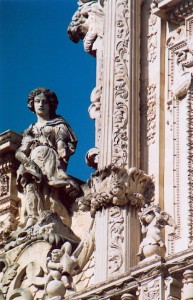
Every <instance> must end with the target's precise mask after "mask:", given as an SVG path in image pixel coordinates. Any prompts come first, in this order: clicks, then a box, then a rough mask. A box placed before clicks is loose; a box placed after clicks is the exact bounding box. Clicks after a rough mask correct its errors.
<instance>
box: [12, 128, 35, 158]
mask: <svg viewBox="0 0 193 300" xmlns="http://www.w3.org/2000/svg"><path fill="white" fill-rule="evenodd" d="M32 142H33V138H32V136H31V135H30V134H29V129H27V130H26V131H24V134H23V139H22V142H21V146H20V147H19V148H18V150H17V151H16V154H15V156H16V158H17V159H18V160H19V161H20V162H21V163H22V164H26V163H29V162H30V158H29V154H30V151H31V150H30V147H31V145H32Z"/></svg>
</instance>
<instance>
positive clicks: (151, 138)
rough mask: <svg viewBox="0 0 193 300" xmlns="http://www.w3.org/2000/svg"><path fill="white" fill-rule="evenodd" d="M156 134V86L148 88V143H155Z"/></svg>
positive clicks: (152, 85)
mask: <svg viewBox="0 0 193 300" xmlns="http://www.w3.org/2000/svg"><path fill="white" fill-rule="evenodd" d="M155 133H156V85H155V84H151V85H149V86H148V87H147V143H148V145H149V144H151V143H152V144H153V143H155Z"/></svg>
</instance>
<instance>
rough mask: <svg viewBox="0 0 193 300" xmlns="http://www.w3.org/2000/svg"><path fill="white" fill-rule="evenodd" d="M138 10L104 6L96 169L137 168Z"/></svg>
mask: <svg viewBox="0 0 193 300" xmlns="http://www.w3.org/2000/svg"><path fill="white" fill-rule="evenodd" d="M140 7H141V1H127V0H125V1H106V2H105V5H104V13H105V24H104V32H105V35H104V65H103V70H104V77H103V87H102V103H101V127H102V134H101V144H100V145H101V148H100V152H99V168H103V167H105V166H108V165H109V164H111V163H113V164H115V165H117V166H128V167H131V166H135V167H139V60H140V57H139V53H136V51H135V49H137V48H139V47H140V40H139V36H140ZM133 52H135V54H134V53H133Z"/></svg>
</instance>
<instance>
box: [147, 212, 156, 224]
mask: <svg viewBox="0 0 193 300" xmlns="http://www.w3.org/2000/svg"><path fill="white" fill-rule="evenodd" d="M154 217H155V215H154V213H151V212H149V213H148V214H146V216H145V221H146V222H147V223H148V224H149V223H151V222H152V221H153V219H154Z"/></svg>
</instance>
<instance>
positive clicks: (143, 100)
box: [0, 0, 193, 300]
mask: <svg viewBox="0 0 193 300" xmlns="http://www.w3.org/2000/svg"><path fill="white" fill-rule="evenodd" d="M192 26H193V2H192V0H186V1H180V0H159V1H158V0H147V1H142V0H113V1H110V0H80V1H79V2H78V6H77V11H76V12H75V14H74V16H73V17H72V22H71V23H70V24H69V28H68V34H69V37H70V39H71V40H72V41H74V42H78V41H80V40H83V46H84V50H85V51H86V52H87V53H88V54H90V55H92V56H94V57H95V58H96V62H97V68H96V87H95V88H94V90H93V91H92V92H91V105H90V106H89V114H90V117H91V118H92V119H94V120H95V125H96V127H95V128H96V132H95V145H93V148H92V149H90V150H89V149H88V152H87V154H86V161H87V164H88V165H89V166H91V167H92V168H93V169H95V172H93V174H91V176H90V178H88V180H87V182H86V183H84V182H82V181H81V180H80V179H76V178H74V177H73V176H69V175H67V174H66V168H67V163H68V160H69V159H70V156H71V155H72V154H73V153H74V152H75V148H76V142H77V139H76V136H75V134H74V132H73V131H72V129H71V127H70V125H69V124H68V123H67V122H66V121H65V119H63V118H62V117H58V116H57V115H56V114H55V110H56V107H57V103H58V102H57V96H56V95H55V94H54V93H53V92H52V91H50V90H47V89H43V88H38V89H36V90H34V91H32V93H30V95H29V98H28V107H29V108H30V109H31V110H33V111H35V113H36V115H37V123H36V124H35V125H31V126H30V127H29V128H28V129H27V130H26V131H25V132H24V134H23V137H22V136H21V135H18V134H16V133H13V132H11V131H7V132H5V133H2V134H1V136H0V155H1V160H0V232H1V238H0V243H1V249H0V298H1V299H3V300H11V299H27V300H30V299H37V300H38V299H44V300H49V299H52V300H62V299H69V300H70V299H72V300H73V299H74V300H75V299H77V300H80V299H109V300H118V299H121V300H125V299H134V300H150V299H152V300H154V299H155V300H157V299H160V300H166V299H167V300H169V299H170V300H180V299H182V300H191V299H193V252H192V247H193V206H192V202H193V183H192V182H193V180H192V174H193V163H192V161H193V142H192V141H193V139H192V134H193V132H192V131H193V107H192V100H193V99H192V97H193V83H192V69H193V46H192V45H193V30H192V28H193V27H192ZM21 140H22V141H21ZM15 153H16V158H17V159H16V158H15ZM19 162H20V167H19ZM18 168H19V169H18ZM16 171H17V175H16ZM34 253H35V254H36V255H34Z"/></svg>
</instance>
